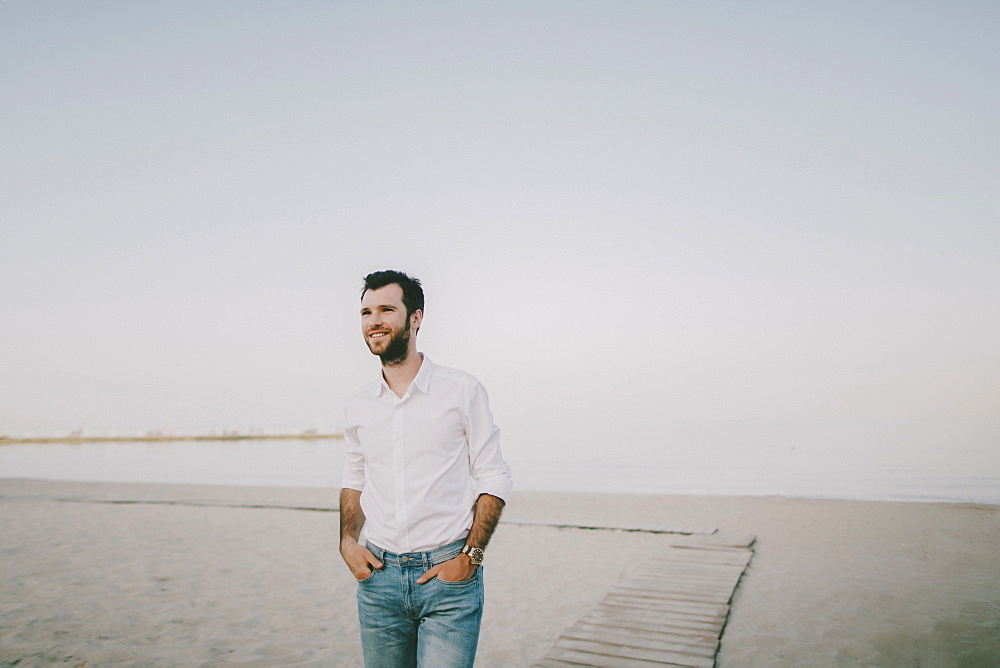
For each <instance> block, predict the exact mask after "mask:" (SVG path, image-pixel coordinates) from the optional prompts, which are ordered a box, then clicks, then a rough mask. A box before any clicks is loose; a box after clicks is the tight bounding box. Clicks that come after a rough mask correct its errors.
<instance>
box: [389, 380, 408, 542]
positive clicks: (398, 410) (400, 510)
mask: <svg viewBox="0 0 1000 668" xmlns="http://www.w3.org/2000/svg"><path fill="white" fill-rule="evenodd" d="M405 412H406V397H405V396H404V397H403V398H402V399H399V400H398V401H397V402H396V405H395V406H394V407H393V414H392V486H393V492H394V494H393V496H394V497H395V499H396V508H395V511H396V539H397V541H398V543H399V546H400V549H401V551H402V552H409V551H410V533H409V528H408V527H409V522H408V518H407V513H406V477H405V472H404V467H403V463H404V460H405V456H406V453H405V450H404V441H403V432H404V420H405Z"/></svg>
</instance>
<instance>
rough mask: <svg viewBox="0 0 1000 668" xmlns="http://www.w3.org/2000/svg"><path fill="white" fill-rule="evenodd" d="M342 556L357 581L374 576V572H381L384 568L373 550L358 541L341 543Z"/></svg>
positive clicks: (343, 541)
mask: <svg viewBox="0 0 1000 668" xmlns="http://www.w3.org/2000/svg"><path fill="white" fill-rule="evenodd" d="M340 556H342V557H343V558H344V563H346V564H347V567H348V568H350V569H351V573H353V574H354V579H355V580H364V579H365V578H367V577H368V576H369V575H371V574H372V570H380V569H381V568H382V566H383V564H382V562H381V561H379V560H378V558H377V557H376V556H375V555H374V554H372V551H371V550H369V549H368V548H367V547H365V546H364V545H362V544H360V543H359V542H358V541H356V540H349V539H348V540H342V541H340Z"/></svg>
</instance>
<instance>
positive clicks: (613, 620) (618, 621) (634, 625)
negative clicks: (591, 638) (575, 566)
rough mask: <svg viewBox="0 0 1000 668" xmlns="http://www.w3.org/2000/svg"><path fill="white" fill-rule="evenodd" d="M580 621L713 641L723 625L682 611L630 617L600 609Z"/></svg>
mask: <svg viewBox="0 0 1000 668" xmlns="http://www.w3.org/2000/svg"><path fill="white" fill-rule="evenodd" d="M579 623H582V624H599V625H601V626H606V627H609V628H614V627H620V628H627V629H637V630H644V631H657V632H658V631H660V630H661V629H662V630H665V631H666V632H669V633H672V632H674V631H677V632H678V633H684V634H686V635H689V636H691V637H692V638H694V637H702V636H704V637H706V638H712V639H713V642H714V641H715V639H717V638H718V637H719V632H720V631H721V630H722V627H723V623H722V622H721V621H719V622H703V621H700V620H696V619H690V618H689V617H688V616H687V615H684V614H681V613H678V614H673V615H672V614H669V613H667V614H659V615H657V616H641V615H640V616H637V617H635V618H633V619H628V618H626V617H624V616H622V615H606V614H604V612H603V611H600V610H594V611H591V612H588V613H587V614H586V615H584V616H583V617H581V618H580V622H579Z"/></svg>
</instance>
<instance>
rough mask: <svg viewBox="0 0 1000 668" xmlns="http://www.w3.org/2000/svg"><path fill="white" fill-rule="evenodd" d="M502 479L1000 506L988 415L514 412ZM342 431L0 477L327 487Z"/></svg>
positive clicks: (37, 450)
mask: <svg viewBox="0 0 1000 668" xmlns="http://www.w3.org/2000/svg"><path fill="white" fill-rule="evenodd" d="M501 427H502V429H501V431H502V444H503V446H502V447H503V450H504V455H505V458H506V459H507V461H508V462H509V463H510V465H511V467H512V469H513V471H514V481H515V489H522V490H539V491H556V492H607V493H640V494H704V495H728V496H746V495H750V496H770V495H776V496H785V497H793V498H830V499H858V500H883V501H921V502H962V503H981V504H1000V418H995V417H983V418H967V417H963V418H934V419H917V420H834V419H830V420H790V421H776V420H770V421H769V420H746V421H686V422H630V423H610V422H574V423H559V422H530V423H529V422H515V423H510V424H508V425H501ZM343 456H344V441H343V440H341V439H331V440H248V441H211V442H180V441H179V442H143V441H135V442H110V443H107V442H105V443H102V442H93V443H82V444H60V443H45V444H6V445H0V478H28V479H41V480H72V481H100V482H156V483H182V484H211V485H263V486H292V487H330V488H334V489H336V488H339V486H340V477H341V471H342V468H343Z"/></svg>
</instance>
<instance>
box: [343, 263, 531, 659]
mask: <svg viewBox="0 0 1000 668" xmlns="http://www.w3.org/2000/svg"><path fill="white" fill-rule="evenodd" d="M423 312H424V293H423V288H422V287H421V285H420V281H418V280H417V279H415V278H411V277H409V276H407V275H406V274H404V273H402V272H398V271H378V272H374V273H372V274H369V275H368V276H366V277H365V282H364V288H363V289H362V292H361V333H362V335H363V336H364V340H365V342H366V343H367V344H368V348H369V350H370V351H371V352H372V353H373V354H374V355H377V356H378V357H379V358H380V360H381V363H382V364H381V366H382V373H381V376H380V378H378V379H377V380H376V381H374V382H372V383H370V384H369V385H367V386H365V387H364V388H362V389H361V391H359V392H358V393H357V394H356V395H355V396H354V397H352V398H351V399H350V401H348V402H347V405H346V415H345V420H344V436H345V439H346V442H347V448H346V460H347V461H346V465H345V468H344V479H343V483H342V489H341V491H340V554H341V556H343V558H344V561H345V562H346V563H347V566H348V568H350V569H351V573H353V574H354V577H355V578H356V579H357V580H358V595H357V598H358V619H359V621H360V626H361V646H362V651H363V653H364V659H365V666H367V667H368V668H376V667H383V666H384V667H386V668H389V667H392V668H396V667H398V666H427V667H431V666H434V667H435V668H436V667H438V666H444V667H451V666H456V667H457V666H470V667H471V666H472V664H473V661H474V659H475V656H476V646H477V644H478V641H479V627H480V622H481V620H482V611H483V572H482V563H483V555H484V550H485V549H486V546H487V544H488V543H489V541H490V537H491V536H492V535H493V531H494V529H495V528H496V525H497V522H498V521H499V520H500V513H501V512H502V511H503V507H504V504H505V503H506V498H507V495H508V494H509V493H510V489H511V485H512V482H511V472H510V467H509V466H508V465H507V464H506V462H504V459H503V455H502V453H501V451H500V432H499V430H498V429H497V427H496V425H494V424H493V415H492V413H491V412H490V408H489V399H488V398H487V395H486V390H485V388H483V386H482V384H481V383H480V382H479V381H478V380H476V378H475V377H473V376H471V375H470V374H467V373H465V372H463V371H458V370H455V369H449V368H447V367H443V366H438V365H436V364H434V363H433V362H431V360H430V359H428V358H427V357H426V356H425V355H423V354H421V353H418V352H417V344H416V341H417V333H418V332H419V331H420V326H421V323H422V322H423V315H424V313H423ZM362 527H364V531H365V537H366V539H367V540H366V541H365V543H364V544H362V543H360V542H359V537H360V534H361V529H362Z"/></svg>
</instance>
